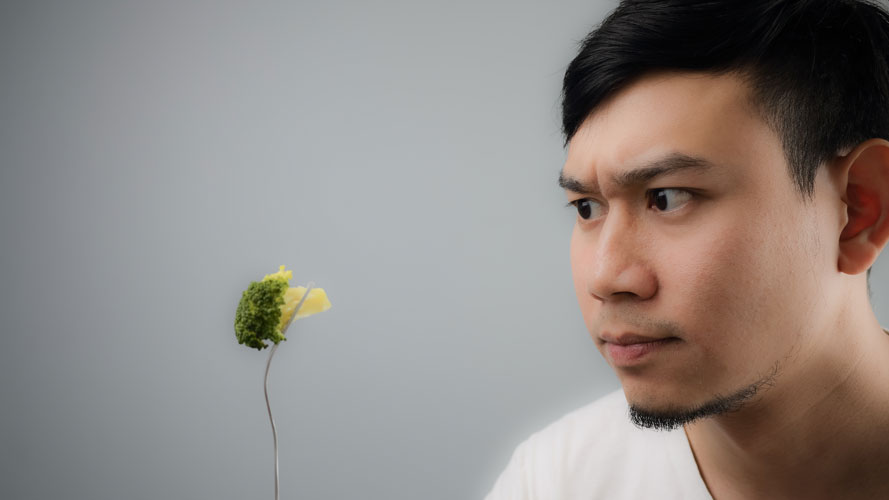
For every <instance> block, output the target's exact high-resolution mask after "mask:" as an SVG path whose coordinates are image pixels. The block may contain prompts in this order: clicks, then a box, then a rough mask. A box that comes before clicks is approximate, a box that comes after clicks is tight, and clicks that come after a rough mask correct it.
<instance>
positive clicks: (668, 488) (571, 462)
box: [486, 391, 712, 500]
mask: <svg viewBox="0 0 889 500" xmlns="http://www.w3.org/2000/svg"><path fill="white" fill-rule="evenodd" d="M575 499H578V500H579V499H583V500H592V499H608V500H612V499H614V500H619V499H658V500H669V499H681V500H698V499H702V500H703V499H706V500H712V497H711V496H710V493H709V492H708V491H707V487H706V486H705V485H704V481H703V480H702V479H701V475H700V473H699V472H698V466H697V464H696V463H695V459H694V455H693V454H692V451H691V447H690V446H689V444H688V438H687V437H686V436H685V431H683V430H682V429H681V428H680V429H677V430H675V431H655V430H650V429H640V428H638V427H636V426H635V425H633V423H632V422H631V421H630V418H629V413H628V407H627V402H626V399H625V398H624V394H623V391H617V392H614V393H612V394H609V395H608V396H605V397H604V398H602V399H600V400H598V401H596V402H594V403H592V404H590V405H588V406H585V407H583V408H581V409H579V410H576V411H574V412H571V413H569V414H568V415H565V416H564V417H562V418H561V419H559V420H558V421H556V422H555V423H553V424H551V425H549V426H548V427H546V428H545V429H543V430H542V431H540V432H537V433H536V434H534V435H532V436H531V437H530V438H528V439H527V440H526V441H525V442H524V443H522V444H520V445H519V446H518V448H516V450H515V453H513V455H512V458H511V459H510V461H509V465H507V467H506V470H504V471H503V473H502V474H501V475H500V478H499V479H498V480H497V482H496V483H495V484H494V489H493V490H492V491H491V492H490V493H489V494H488V496H487V497H486V500H575Z"/></svg>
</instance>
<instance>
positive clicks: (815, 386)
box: [562, 73, 889, 499]
mask: <svg viewBox="0 0 889 500" xmlns="http://www.w3.org/2000/svg"><path fill="white" fill-rule="evenodd" d="M841 153H842V154H841V155H838V156H837V157H836V158H835V159H834V160H833V161H831V162H829V163H828V164H826V165H823V166H822V167H821V169H820V170H819V173H818V177H817V179H816V182H815V192H814V195H813V196H812V197H811V198H806V197H804V196H803V195H801V194H800V192H799V191H798V189H797V188H796V186H795V184H794V183H793V181H792V179H791V177H790V175H789V172H788V167H787V162H786V159H785V157H784V152H783V149H782V144H781V141H780V138H779V137H778V136H777V135H776V134H775V132H774V131H773V130H772V129H771V128H770V127H769V126H768V125H767V124H766V123H765V122H764V121H763V119H762V118H761V116H760V115H759V113H758V112H757V110H756V109H755V107H754V106H753V105H752V104H751V100H750V98H749V93H748V89H747V87H746V86H745V84H744V82H743V79H742V78H740V77H739V76H738V75H734V74H728V75H722V76H714V75H707V74H690V73H659V74H653V75H648V76H646V77H643V78H641V79H640V80H638V81H636V82H635V83H633V84H631V85H629V86H628V87H626V88H625V89H623V90H622V91H620V92H619V93H618V94H616V95H615V96H613V97H612V98H611V99H610V100H609V101H607V102H606V103H604V104H603V105H601V106H599V107H598V108H597V109H596V110H595V111H594V112H593V114H591V115H590V117H589V118H588V119H587V120H586V121H585V122H584V124H583V125H582V126H581V128H580V129H579V130H578V132H577V133H576V134H575V135H574V136H573V137H572V139H571V141H570V142H569V147H568V155H567V159H566V162H565V165H564V168H563V170H562V176H563V178H564V179H569V180H572V181H575V182H573V184H570V185H569V187H570V189H566V195H567V197H568V200H569V202H575V203H580V204H582V205H583V206H584V207H589V208H590V210H591V212H590V217H589V218H583V217H580V216H578V220H577V224H576V225H575V228H574V232H573V235H572V238H571V265H572V273H573V278H574V284H575V291H576V293H577V297H578V302H579V305H580V309H581V311H582V314H583V318H584V321H585V323H586V326H587V328H588V330H589V332H590V334H591V336H592V338H593V340H594V341H595V343H596V345H597V347H598V348H599V350H600V351H601V353H602V355H603V356H604V357H605V359H606V361H607V362H608V363H609V364H610V365H611V366H612V367H613V368H614V370H615V371H616V373H617V375H618V377H619V378H620V381H621V384H622V386H623V389H624V393H625V395H626V397H627V400H628V402H629V403H630V404H631V405H636V406H638V407H640V408H644V409H647V410H651V411H661V412H676V411H679V412H681V411H688V410H692V409H694V408H697V407H700V406H701V405H704V404H706V403H708V402H710V401H712V400H713V399H714V398H716V397H719V396H726V395H730V394H733V393H735V392H737V391H739V390H742V389H744V388H746V387H749V386H750V385H751V384H755V383H756V382H758V381H762V380H764V379H768V384H767V385H765V386H764V387H762V388H761V390H760V391H759V392H758V393H757V394H756V395H755V396H754V397H753V398H752V399H751V400H749V401H747V402H746V403H745V404H744V405H743V407H742V408H741V409H740V410H738V411H735V412H731V413H727V414H722V415H717V416H712V417H708V418H705V419H702V420H698V421H696V422H694V423H691V424H688V425H686V426H685V431H686V433H687V435H688V438H689V442H690V444H691V446H692V450H693V452H694V454H695V457H696V460H697V462H698V467H699V469H700V472H701V475H702V477H703V479H704V481H705V483H706V484H707V487H708V488H709V489H710V491H711V493H712V494H713V496H714V497H715V498H717V499H732V498H765V497H768V498H839V497H843V498H889V481H886V479H885V477H886V475H885V464H886V463H889V384H887V383H886V381H887V380H889V368H887V367H889V335H886V333H884V332H883V331H882V329H881V327H880V325H879V323H878V321H877V319H876V317H875V316H874V313H873V310H872V308H871V306H870V302H869V300H868V297H867V290H866V281H865V274H864V273H865V271H866V270H867V269H868V267H870V266H871V264H873V262H874V261H875V260H876V258H877V256H878V255H879V253H880V251H881V250H882V248H883V247H884V246H885V244H886V242H887V240H889V142H887V141H885V140H881V139H872V140H870V141H866V142H864V143H862V144H860V145H858V146H857V147H855V148H852V149H850V150H849V151H844V152H841ZM675 154H682V155H685V156H688V157H694V158H697V159H700V160H703V161H705V162H706V163H707V164H708V165H709V167H707V168H684V169H676V170H673V171H670V172H666V173H663V174H662V175H658V176H655V177H653V178H650V179H643V180H641V182H638V183H634V184H627V185H625V184H621V183H617V182H615V181H616V180H618V179H619V178H620V177H621V176H622V175H623V176H624V177H626V173H627V172H629V171H634V170H637V169H639V168H644V167H646V166H651V165H653V164H656V163H657V162H658V161H659V160H662V159H663V158H665V157H668V156H670V155H675ZM637 180H639V179H637ZM662 189H669V191H653V190H662ZM657 192H660V193H661V195H662V196H665V197H666V199H667V205H666V208H667V210H661V208H663V207H664V205H661V206H658V205H657V204H656V203H652V194H653V193H657ZM662 200H663V198H662ZM621 334H634V335H641V336H645V337H650V338H670V339H671V340H670V341H669V342H668V343H666V344H664V345H662V346H661V347H658V348H657V349H655V350H654V351H652V352H651V353H649V354H647V355H645V356H644V357H642V358H640V359H637V360H636V361H634V362H631V363H625V362H621V361H620V360H615V359H613V357H612V356H611V351H609V342H608V341H607V340H609V339H612V338H613V337H615V336H619V335H621Z"/></svg>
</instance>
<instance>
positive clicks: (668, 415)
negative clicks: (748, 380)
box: [624, 372, 776, 430]
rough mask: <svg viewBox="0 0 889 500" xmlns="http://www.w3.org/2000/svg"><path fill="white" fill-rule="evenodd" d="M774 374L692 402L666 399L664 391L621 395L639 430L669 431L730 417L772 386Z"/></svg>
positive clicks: (680, 397)
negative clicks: (707, 420)
mask: <svg viewBox="0 0 889 500" xmlns="http://www.w3.org/2000/svg"><path fill="white" fill-rule="evenodd" d="M775 375H776V372H772V373H770V374H769V375H767V376H765V377H763V378H761V379H759V380H757V381H756V382H754V383H752V384H749V385H746V386H743V387H741V388H737V389H735V390H734V391H729V392H726V393H722V394H720V393H717V394H714V395H711V396H709V397H705V398H700V399H697V400H695V399H693V398H692V397H691V396H690V395H687V394H686V395H675V396H670V395H669V394H668V391H663V390H657V388H655V389H654V390H655V392H654V393H652V392H649V391H645V392H647V394H639V392H641V391H639V390H638V388H635V389H636V390H634V387H633V386H632V385H629V386H627V385H625V386H624V395H625V397H626V399H627V404H628V405H629V407H630V420H632V421H633V423H634V424H636V425H637V426H639V427H642V428H648V429H661V430H671V429H676V428H678V427H680V426H682V425H685V424H688V423H691V422H694V421H696V420H700V419H703V418H709V417H715V416H719V415H725V414H729V413H734V412H737V411H739V410H741V409H742V408H744V407H745V406H746V405H747V404H749V403H750V402H751V401H753V400H754V398H755V397H756V396H757V395H758V394H759V393H760V392H761V391H762V390H764V389H768V388H769V387H772V386H773V385H774V379H775Z"/></svg>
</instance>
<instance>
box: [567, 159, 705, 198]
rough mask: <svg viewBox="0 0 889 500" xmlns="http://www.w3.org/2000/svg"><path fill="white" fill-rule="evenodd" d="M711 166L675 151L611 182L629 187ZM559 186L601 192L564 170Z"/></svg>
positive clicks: (581, 191) (597, 187) (594, 186)
mask: <svg viewBox="0 0 889 500" xmlns="http://www.w3.org/2000/svg"><path fill="white" fill-rule="evenodd" d="M711 168H713V164H712V163H710V162H709V161H707V160H705V159H703V158H698V157H695V156H689V155H685V154H681V153H673V154H670V155H667V156H665V157H663V158H659V159H657V160H655V161H653V162H651V163H649V164H647V165H644V166H642V167H639V168H635V169H632V170H628V171H626V172H620V173H618V174H616V175H614V176H612V177H611V182H612V183H614V184H615V185H616V186H618V187H620V188H627V187H631V186H637V185H640V184H645V183H646V182H650V181H652V180H653V179H656V178H657V177H660V176H663V175H667V174H672V173H675V172H677V171H682V170H698V171H703V170H709V169H711ZM559 186H561V188H562V189H564V190H566V191H573V192H575V193H578V194H600V192H601V191H600V189H599V186H598V185H596V184H584V183H583V182H581V181H579V180H577V179H575V178H573V177H568V176H566V175H565V174H564V172H559Z"/></svg>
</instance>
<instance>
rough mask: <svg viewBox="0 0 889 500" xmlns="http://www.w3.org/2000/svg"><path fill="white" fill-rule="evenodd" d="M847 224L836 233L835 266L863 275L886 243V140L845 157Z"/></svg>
mask: <svg viewBox="0 0 889 500" xmlns="http://www.w3.org/2000/svg"><path fill="white" fill-rule="evenodd" d="M844 168H845V169H846V170H847V175H846V181H845V188H844V193H845V197H844V201H845V202H846V211H847V214H846V215H847V222H846V225H845V226H844V227H843V230H842V232H841V233H840V241H839V245H840V252H839V259H838V262H837V267H838V270H839V271H840V272H843V273H846V274H860V273H863V272H865V271H866V270H867V269H868V268H870V267H871V265H872V264H873V263H874V261H876V260H877V257H878V256H879V255H880V252H881V251H882V250H883V247H884V246H885V245H886V242H887V240H889V141H886V140H883V139H871V140H869V141H865V142H863V143H861V144H860V145H859V146H858V147H856V148H855V149H854V150H853V151H852V152H851V153H849V155H847V156H846V157H845V160H844Z"/></svg>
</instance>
